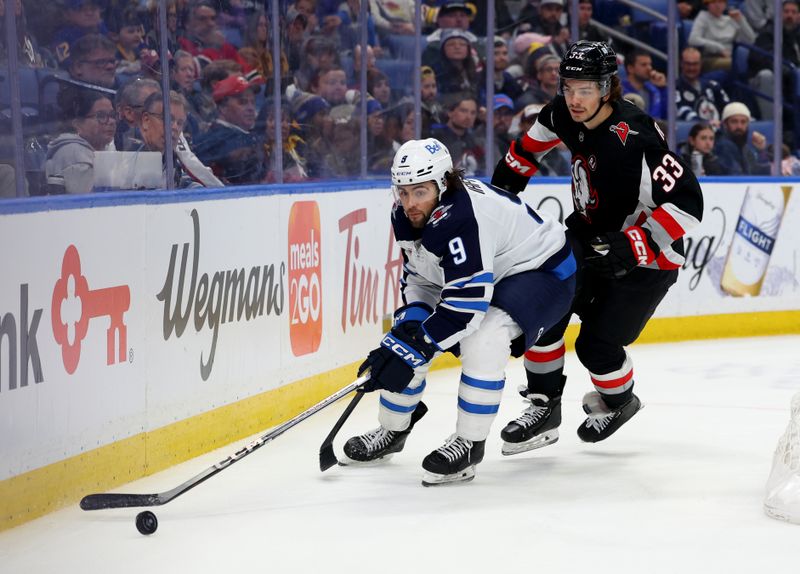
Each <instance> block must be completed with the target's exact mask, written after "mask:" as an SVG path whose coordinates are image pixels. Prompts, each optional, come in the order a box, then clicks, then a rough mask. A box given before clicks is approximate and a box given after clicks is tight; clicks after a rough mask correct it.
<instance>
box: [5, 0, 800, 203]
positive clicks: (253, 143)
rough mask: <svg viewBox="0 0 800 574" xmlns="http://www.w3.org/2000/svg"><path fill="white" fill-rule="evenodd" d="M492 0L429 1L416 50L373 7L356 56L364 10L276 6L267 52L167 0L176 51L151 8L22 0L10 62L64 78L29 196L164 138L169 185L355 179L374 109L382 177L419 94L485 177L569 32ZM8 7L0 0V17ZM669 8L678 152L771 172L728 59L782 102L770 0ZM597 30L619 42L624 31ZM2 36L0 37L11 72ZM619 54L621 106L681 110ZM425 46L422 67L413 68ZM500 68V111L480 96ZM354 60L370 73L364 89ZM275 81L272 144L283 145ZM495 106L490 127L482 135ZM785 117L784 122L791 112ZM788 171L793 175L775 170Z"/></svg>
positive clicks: (543, 96) (373, 167)
mask: <svg viewBox="0 0 800 574" xmlns="http://www.w3.org/2000/svg"><path fill="white" fill-rule="evenodd" d="M487 1H488V0H475V1H472V2H459V1H450V0H427V1H425V2H423V3H422V5H421V7H420V9H421V12H422V17H423V26H424V30H423V36H422V37H421V38H420V37H418V36H416V35H415V32H414V24H413V23H414V17H415V10H416V6H415V2H412V1H411V0H391V1H387V0H369V2H368V5H367V18H366V22H365V26H366V34H367V41H368V47H367V50H366V54H365V55H363V57H362V54H361V45H360V42H361V37H362V35H361V25H362V22H361V21H360V18H361V1H360V0H346V1H342V0H293V1H290V2H281V4H280V14H281V21H280V23H279V29H280V30H281V37H280V39H279V44H280V47H281V50H280V55H279V58H278V59H277V60H276V59H275V58H274V56H273V52H272V45H273V43H272V37H271V36H272V30H273V26H272V22H271V20H270V17H271V15H272V11H271V6H270V4H269V2H263V1H258V0H188V1H187V0H166V25H167V26H166V27H167V32H166V37H167V41H166V45H164V46H162V45H161V38H162V34H161V33H160V27H159V26H160V21H161V20H160V18H159V8H158V7H159V4H160V3H159V2H158V1H156V0H55V1H54V2H53V3H48V4H46V5H42V3H40V2H34V0H16V3H15V9H16V23H17V24H16V34H17V40H18V46H17V61H18V64H19V66H21V67H24V68H34V69H36V68H39V69H48V68H49V69H53V70H59V73H58V74H57V76H58V77H59V78H61V80H60V81H59V84H58V85H59V93H58V97H57V104H58V106H57V110H58V117H57V118H55V119H57V120H58V122H57V123H55V122H51V123H49V124H47V128H46V129H42V128H41V127H38V128H37V129H36V130H32V131H35V138H36V142H35V143H36V145H37V146H39V147H40V148H41V149H43V150H44V153H43V154H42V158H43V159H42V162H41V165H39V166H34V168H37V167H38V169H40V170H41V171H42V172H43V173H44V174H45V177H44V179H42V181H44V182H45V184H44V185H43V186H41V187H40V189H34V188H33V187H30V186H29V188H28V191H29V193H30V194H31V195H34V194H39V193H87V192H90V191H92V190H93V189H94V187H93V177H92V174H93V157H94V155H93V154H94V153H95V152H101V151H119V152H133V153H141V152H158V153H161V154H162V156H164V157H166V149H165V148H166V143H165V130H169V132H170V133H171V135H172V137H171V140H172V142H173V146H172V147H173V149H172V150H171V154H172V159H173V162H172V163H173V165H174V174H175V180H174V182H171V183H172V185H171V186H172V187H195V186H221V185H242V184H258V183H270V182H274V181H278V180H282V181H287V182H299V181H307V180H327V179H331V178H353V177H358V176H359V175H360V174H361V146H360V137H361V133H362V132H361V124H360V122H361V118H362V117H363V116H362V113H364V111H365V113H364V115H365V117H366V138H367V158H366V165H367V168H366V169H367V173H368V174H369V175H375V176H385V175H386V173H387V169H388V166H389V165H390V162H391V158H392V157H393V154H394V151H395V150H396V149H397V148H398V147H399V146H400V145H401V144H402V143H404V142H405V141H407V140H408V139H411V138H412V137H413V136H414V128H415V125H414V122H415V114H414V109H415V107H414V102H415V97H417V98H419V100H420V102H421V112H422V113H421V118H420V120H421V126H420V130H421V134H422V136H423V137H426V136H433V137H437V138H438V139H440V140H441V141H442V142H444V143H445V144H446V145H447V146H448V148H449V149H450V151H451V153H452V155H453V158H454V163H455V165H456V166H457V167H460V168H463V169H464V170H465V172H466V174H467V175H485V174H486V173H487V171H491V169H492V166H491V165H487V162H486V156H487V149H489V148H491V149H492V150H493V151H492V154H493V157H495V158H497V157H498V155H499V154H501V153H503V152H504V150H505V149H506V148H507V146H508V143H509V141H510V140H511V139H513V138H514V137H516V136H517V135H518V134H519V133H521V132H522V131H524V130H526V129H528V127H529V126H530V125H531V124H532V122H533V121H535V118H536V116H537V114H538V113H539V111H540V110H541V108H542V106H543V105H544V104H546V103H547V102H548V101H550V100H551V99H552V98H553V97H555V95H556V93H557V90H558V81H559V77H558V69H559V64H560V62H561V56H562V55H563V54H564V52H565V51H566V49H567V47H568V46H569V44H570V43H572V42H573V41H574V40H576V38H572V37H571V35H570V25H569V13H568V6H567V2H566V1H565V0H517V1H511V0H497V1H496V2H494V5H495V11H496V30H495V33H494V34H487V31H486V25H485V24H486V22H485V14H486V6H487ZM598 1H599V0H598ZM7 2H9V0H0V12H2V13H3V14H4V12H5V9H6V3H7ZM677 2H678V8H679V13H680V15H681V17H682V18H683V19H684V20H685V21H686V22H691V23H692V28H691V33H690V34H689V35H688V39H687V43H686V45H685V46H683V47H682V50H681V52H680V70H679V79H678V83H677V85H676V93H677V104H676V105H677V117H678V119H679V120H680V121H682V122H696V125H694V127H692V129H691V130H690V131H689V133H688V137H687V138H686V139H685V141H681V142H680V145H681V153H683V154H684V155H685V156H686V158H687V160H690V161H691V162H692V163H691V165H692V166H693V168H694V169H695V171H697V173H698V174H701V175H725V174H766V173H770V169H771V166H770V159H771V157H772V155H770V150H769V147H768V145H767V141H766V138H765V136H764V134H761V133H758V132H754V131H752V130H751V129H749V124H750V122H751V121H752V120H753V119H761V120H769V119H771V118H772V105H773V104H772V103H771V102H769V101H768V100H765V99H761V100H758V99H746V98H739V97H737V96H738V95H739V94H738V93H737V92H736V88H735V87H734V84H733V82H732V80H731V66H732V57H733V46H734V42H744V43H747V44H752V45H754V46H756V47H759V48H762V49H763V51H759V50H753V51H751V52H750V58H749V82H750V85H751V86H752V88H753V89H754V90H757V91H759V92H762V93H763V94H765V95H766V96H769V97H771V96H773V94H772V92H771V88H772V80H773V77H772V60H771V58H770V57H769V54H768V52H770V50H771V47H772V42H773V36H772V30H773V27H772V26H773V25H772V19H773V18H774V17H775V15H774V14H772V3H771V1H768V0H742V1H739V2H736V4H735V6H729V5H728V0H677ZM798 2H800V0H786V1H784V2H783V11H782V13H781V14H779V15H778V17H780V18H781V19H782V24H783V46H784V48H783V49H784V59H785V61H786V63H787V66H786V67H785V68H784V70H785V78H784V86H785V90H786V94H790V93H794V92H793V90H795V89H796V88H795V86H794V82H795V77H796V76H795V75H794V74H793V73H792V72H793V70H794V68H793V67H794V66H800V10H798ZM595 9H596V6H595V3H594V1H593V0H580V3H579V12H578V15H577V17H578V30H579V37H580V39H590V40H600V41H607V42H612V39H611V38H610V37H608V36H606V35H604V34H603V32H602V31H601V29H602V27H598V26H595V25H594V24H593V23H592V18H593V16H594V11H595ZM31 14H35V16H33V17H31V16H30V15H31ZM606 24H608V25H610V26H612V27H615V28H617V29H619V30H621V31H627V30H625V28H624V22H621V21H612V22H606ZM5 37H6V36H5V33H3V34H2V36H1V37H0V65H2V66H3V67H4V68H5V64H2V62H5V61H6V60H7V58H8V46H7V42H6V41H5ZM613 43H614V47H615V49H616V50H617V52H618V54H619V55H620V59H619V71H620V75H621V77H622V79H623V82H622V85H623V88H624V91H625V92H626V98H627V99H629V100H630V101H631V102H633V103H634V104H635V105H639V106H641V107H642V108H643V109H645V110H647V112H648V113H650V114H651V115H652V116H654V117H656V118H660V119H665V118H666V117H667V110H668V106H669V105H671V103H670V102H668V101H667V97H666V75H665V73H664V71H663V65H661V64H662V63H661V62H656V61H654V58H653V56H652V55H651V53H650V52H648V51H644V50H641V49H631V48H632V47H631V46H628V45H626V44H624V43H621V42H620V40H613ZM417 44H420V46H419V50H420V52H421V54H422V58H421V67H416V66H414V65H413V58H414V54H415V52H416V50H417V47H418V46H417ZM489 57H491V58H492V59H493V69H494V93H495V95H494V98H493V100H491V101H487V90H486V72H487V58H489ZM162 58H166V59H167V61H168V69H169V70H170V78H169V83H170V87H171V90H170V93H169V94H168V101H169V104H170V107H169V111H170V114H169V115H170V116H171V118H172V125H171V126H165V125H164V122H165V113H164V112H165V110H164V109H163V108H164V101H165V99H164V96H163V94H162V78H161V69H162V67H161V59H162ZM400 64H404V66H402V67H400V68H398V66H399V65H400ZM362 66H363V67H364V68H366V70H365V72H366V79H367V81H366V91H365V93H363V94H362V93H361V91H362V90H361V83H360V82H361V77H362V75H361V72H362ZM276 67H277V75H276ZM657 68H661V69H657ZM398 69H402V70H403V71H404V74H403V75H400V74H398V73H396V70H398ZM393 71H395V72H394V73H393ZM414 75H418V76H419V81H420V85H421V90H420V93H419V94H418V95H415V94H413V93H412V89H411V88H412V87H413V85H414V79H415V78H414ZM276 77H277V78H278V79H279V82H280V85H279V86H278V90H277V91H278V92H279V93H280V94H281V101H280V103H279V105H278V107H279V109H280V133H281V140H282V141H281V142H276V141H275V135H276V134H275V110H276V106H275V100H274V99H273V95H274V93H275V91H276V90H275V85H274V82H275V79H276ZM487 108H491V110H492V117H493V131H494V141H492V142H488V143H487V142H486V133H487V131H486V121H487V115H488V114H487ZM789 115H790V116H791V113H789ZM42 119H44V118H42ZM53 119H54V118H49V120H53ZM9 125H10V124H9ZM786 125H787V127H788V128H791V125H792V124H791V117H790V118H787V121H786ZM24 128H25V129H26V130H28V126H27V125H26V126H24ZM28 135H29V134H28V133H26V141H27V139H28ZM793 136H794V134H793V133H792V132H791V130H790V129H787V132H786V134H785V138H784V141H786V142H787V143H789V144H790V145H792V146H795V145H796V144H795V140H794V137H793ZM13 141H14V140H13V138H11V137H10V136H3V140H2V144H0V167H2V168H3V169H0V177H1V178H2V179H0V187H2V190H0V195H2V196H13V195H14V184H13V182H14V177H15V174H14V172H13V169H11V168H10V166H12V165H13V153H12V152H13V148H12V146H13ZM27 147H29V146H28V145H27V144H26V148H27ZM276 154H280V155H281V164H282V174H277V173H276V172H275V165H276V162H275V155H276ZM784 157H785V160H786V161H785V162H784V165H785V166H794V165H797V163H798V162H792V161H791V158H792V157H793V154H792V153H791V148H788V147H787V148H786V150H785V152H784ZM31 163H34V162H31ZM164 163H165V164H166V160H164ZM26 168H28V169H30V168H29V166H27V159H26ZM790 169H795V168H788V167H784V169H783V171H784V172H786V171H787V170H790ZM542 172H543V174H545V175H561V176H563V175H569V163H568V160H567V158H565V156H564V154H563V152H561V151H560V150H558V151H557V152H554V153H552V154H550V156H548V158H547V160H546V162H545V165H543V168H542ZM26 183H28V184H30V183H31V181H27V180H26ZM162 183H163V184H164V185H166V180H165V179H164V178H163V177H162Z"/></svg>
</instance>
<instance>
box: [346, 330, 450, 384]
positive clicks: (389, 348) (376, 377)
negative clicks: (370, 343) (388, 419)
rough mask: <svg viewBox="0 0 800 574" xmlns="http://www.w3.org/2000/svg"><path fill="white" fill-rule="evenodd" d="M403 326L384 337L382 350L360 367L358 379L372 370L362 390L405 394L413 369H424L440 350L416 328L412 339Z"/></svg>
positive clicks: (369, 356)
mask: <svg viewBox="0 0 800 574" xmlns="http://www.w3.org/2000/svg"><path fill="white" fill-rule="evenodd" d="M403 325H407V323H402V324H400V325H398V326H396V327H393V328H392V330H391V331H390V332H388V333H386V335H384V336H383V340H382V341H381V344H380V347H378V348H377V349H375V350H373V351H371V352H370V354H369V355H367V360H366V361H364V362H363V363H361V366H360V367H358V376H359V377H360V376H361V375H363V374H364V373H365V372H367V370H369V372H370V373H369V381H367V383H366V384H365V385H364V387H363V389H364V390H365V391H367V392H370V391H374V390H376V389H386V390H387V391H392V392H393V393H402V392H403V390H404V389H405V388H406V387H407V386H408V384H409V383H410V382H411V380H412V379H413V378H414V369H416V368H418V367H422V366H424V365H426V364H428V362H429V361H430V360H431V359H432V358H433V356H434V355H435V354H436V351H438V350H439V347H437V346H436V344H435V343H434V342H433V341H431V340H430V339H428V338H427V337H426V336H425V331H424V330H422V329H419V326H417V329H416V333H415V334H414V335H413V336H411V337H409V336H408V335H409V333H408V331H407V330H406V329H407V328H406V327H404V326H403Z"/></svg>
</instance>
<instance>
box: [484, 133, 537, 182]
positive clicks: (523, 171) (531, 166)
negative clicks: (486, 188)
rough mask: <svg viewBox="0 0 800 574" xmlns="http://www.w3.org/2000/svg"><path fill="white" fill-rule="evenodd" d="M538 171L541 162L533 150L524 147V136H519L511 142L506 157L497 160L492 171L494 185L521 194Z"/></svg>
mask: <svg viewBox="0 0 800 574" xmlns="http://www.w3.org/2000/svg"><path fill="white" fill-rule="evenodd" d="M537 171H539V163H538V162H537V161H536V158H535V157H534V155H533V154H532V153H531V152H529V151H526V150H525V149H524V148H523V147H522V138H521V137H519V138H517V139H515V140H514V141H513V142H511V145H510V146H509V148H508V151H507V152H506V155H505V157H503V158H502V159H500V161H498V162H497V166H496V167H495V168H494V173H492V185H494V186H495V187H499V188H500V189H505V190H506V191H509V192H511V193H514V194H519V193H521V192H523V191H524V190H525V186H527V185H528V180H529V179H530V178H531V176H533V174H535V173H536V172H537Z"/></svg>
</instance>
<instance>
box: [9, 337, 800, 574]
mask: <svg viewBox="0 0 800 574" xmlns="http://www.w3.org/2000/svg"><path fill="white" fill-rule="evenodd" d="M631 354H632V356H633V360H634V369H635V375H636V381H637V383H636V392H637V394H638V395H639V396H640V398H641V399H642V401H643V402H644V403H645V405H646V408H645V409H644V410H643V411H641V412H640V413H638V414H637V415H636V417H634V418H633V419H632V420H631V421H630V422H629V423H628V424H627V425H626V426H625V427H623V428H622V429H621V430H620V431H619V432H618V433H617V434H616V435H615V436H613V437H612V438H611V439H609V440H608V441H606V442H603V443H598V444H595V445H588V444H583V443H581V442H580V441H579V440H578V438H577V436H576V435H575V429H576V428H577V426H578V425H579V424H580V422H581V421H582V420H583V415H582V412H581V409H580V399H581V397H582V396H583V393H584V392H586V391H587V390H590V385H589V381H588V377H587V375H586V374H585V371H583V369H582V368H581V366H580V365H579V364H578V362H577V359H576V358H575V356H574V354H572V353H570V354H568V355H567V367H566V372H567V374H568V376H569V382H568V384H567V388H566V391H565V394H564V401H563V418H564V421H563V424H562V426H561V429H560V430H561V439H560V441H559V442H558V443H556V444H554V445H551V446H548V447H545V448H543V449H541V450H537V451H532V452H529V453H525V454H522V455H516V456H513V457H503V456H502V455H501V454H500V439H499V432H500V429H501V428H502V426H503V425H504V424H505V423H506V422H507V421H508V420H509V419H511V418H514V417H515V416H516V414H517V412H518V411H519V410H520V408H521V407H522V402H521V399H520V398H519V397H518V396H517V394H516V392H515V389H516V387H517V385H518V384H520V383H521V382H523V381H524V374H523V368H522V364H521V362H519V361H513V362H512V363H511V364H510V365H509V368H508V372H507V376H508V381H507V385H506V393H505V396H504V398H503V404H502V406H501V409H500V414H499V416H498V418H497V420H496V421H495V424H494V427H493V429H492V434H491V436H490V438H489V440H488V442H487V455H486V458H485V460H484V462H483V463H482V464H480V465H479V466H478V467H477V476H476V478H475V480H474V481H473V482H471V483H467V484H463V485H456V486H442V487H437V488H423V487H422V486H421V485H420V478H421V475H422V469H421V467H420V463H421V461H422V458H423V457H424V456H425V455H426V454H427V453H428V452H429V451H430V450H432V449H434V448H436V447H437V446H439V445H440V444H441V442H442V441H443V440H444V439H445V438H446V437H447V436H448V435H449V434H450V433H451V432H452V431H453V429H454V427H455V415H456V407H455V394H456V387H457V380H458V372H457V371H456V370H447V371H438V372H434V373H432V374H431V375H430V377H429V383H428V390H427V391H426V396H425V401H426V402H427V404H428V405H429V407H430V412H429V413H428V415H427V416H426V417H425V418H424V419H423V420H422V421H421V422H420V423H419V425H418V426H417V428H416V429H415V430H414V432H413V434H412V435H411V437H410V438H409V440H408V443H407V445H406V449H405V451H404V452H402V453H400V454H399V455H396V456H395V458H394V459H393V460H391V461H390V462H389V463H388V464H386V465H383V466H378V467H371V468H343V467H334V468H332V469H330V470H329V471H327V472H326V473H324V474H323V473H320V472H319V468H318V456H317V453H318V449H319V444H320V443H321V441H322V439H323V438H324V437H325V435H326V434H327V432H328V431H329V429H330V427H331V426H332V424H333V422H334V421H335V420H336V418H337V417H338V416H339V414H340V413H341V411H342V409H343V408H344V402H340V403H339V404H337V405H334V406H332V407H330V408H329V409H327V410H325V411H322V412H320V413H319V414H317V415H315V416H313V417H312V418H310V419H308V420H307V421H305V422H303V423H301V424H300V425H298V426H297V427H295V428H294V429H292V430H290V431H289V432H287V433H286V434H285V435H283V436H282V437H280V438H278V439H277V440H275V441H274V442H272V443H269V444H267V445H266V446H264V447H263V448H262V449H260V450H259V451H258V452H255V453H253V454H252V455H250V456H248V457H247V458H245V459H244V460H242V461H240V462H238V463H237V464H235V465H234V466H232V467H230V468H229V469H227V470H225V471H224V472H222V473H220V474H219V475H217V476H215V477H213V478H212V479H211V480H209V481H208V482H206V483H205V484H203V485H201V486H199V487H198V488H196V489H195V490H193V491H191V492H189V493H187V494H185V495H184V496H182V497H181V498H178V499H177V500H175V501H174V502H172V503H170V504H168V505H166V506H164V507H161V508H155V509H154V510H155V512H156V514H157V515H158V518H159V529H158V532H156V534H154V535H153V536H150V537H145V536H142V535H140V534H139V533H138V532H137V531H136V528H135V526H134V516H135V515H136V513H137V510H136V509H123V510H106V511H96V512H83V511H81V510H80V509H79V508H78V507H77V505H75V506H73V507H71V508H67V509H64V510H62V511H59V512H56V513H53V514H50V515H48V516H45V517H43V518H41V519H38V520H35V521H33V522H30V523H28V524H25V525H22V526H20V527H17V528H15V529H12V530H10V531H7V532H4V533H0V572H2V573H3V574H6V573H9V574H10V573H14V574H17V573H19V574H23V573H57V574H70V573H78V572H80V573H85V572H109V573H120V574H124V573H132V574H133V573H135V574H143V573H146V574H154V573H161V572H170V573H173V572H174V573H178V572H180V573H182V572H192V573H207V572H208V573H212V572H213V573H218V572H226V573H228V572H236V573H239V572H265V573H266V572H269V573H294V572H298V573H305V572H318V573H320V574H336V573H340V572H341V573H347V574H352V573H361V572H363V573H367V572H369V573H370V574H387V573H395V572H397V573H403V574H413V573H434V574H442V573H450V572H453V573H465V572H469V573H472V572H474V573H481V574H484V573H490V572H498V573H503V574H506V573H530V574H553V573H555V572H582V573H583V572H586V573H599V572H609V573H614V574H625V573H661V572H664V573H667V572H669V573H679V572H680V573H686V572H690V573H694V572H702V573H704V574H705V573H717V572H719V573H724V574H732V573H740V572H741V573H757V574H778V573H787V574H797V573H800V526H795V525H791V524H786V523H782V522H778V521H775V520H772V519H770V518H767V517H766V516H765V515H764V513H763V511H762V497H763V489H764V484H765V482H766V479H767V476H768V474H769V470H770V465H771V459H772V454H773V450H774V448H775V445H776V442H777V439H778V437H779V436H780V435H781V433H782V432H783V430H784V428H785V426H786V423H787V421H788V416H789V403H790V398H791V396H792V394H793V393H794V392H795V391H797V390H798V389H800V336H786V337H771V338H754V339H731V340H720V341H709V342H688V343H680V344H664V345H638V346H635V347H633V348H632V349H631ZM375 411H376V402H375V397H374V396H369V397H366V398H365V399H364V400H363V401H362V403H361V405H359V407H358V409H357V410H356V411H355V412H354V413H353V416H352V417H351V419H350V421H348V423H347V424H346V425H345V427H344V428H343V429H342V431H341V432H340V434H339V438H338V439H337V442H336V449H337V453H341V450H340V449H341V444H342V443H343V441H344V440H345V439H346V438H347V437H348V436H351V435H353V434H358V433H360V432H363V431H365V430H367V429H370V428H372V427H374V426H376V423H375V415H376V412H375ZM236 448H237V445H229V446H227V447H225V448H223V449H220V450H218V451H216V452H213V453H211V454H208V455H205V456H202V457H199V458H197V459H194V460H191V461H189V462H186V463H184V464H181V465H179V466H177V467H174V468H172V469H169V470H167V471H165V472H162V473H159V474H157V475H154V476H151V477H148V478H146V479H143V480H139V481H136V482H134V483H131V484H128V485H125V486H124V487H121V488H119V489H117V490H118V491H127V492H158V491H164V490H168V489H170V488H172V487H174V486H176V485H177V484H180V483H181V482H183V481H184V480H186V479H188V478H189V477H191V476H193V475H194V474H197V473H199V472H200V471H202V470H203V469H205V468H206V467H208V466H211V465H212V464H214V463H215V462H217V461H219V460H221V459H223V458H225V457H226V456H227V455H228V454H230V453H232V452H234V451H235V450H236Z"/></svg>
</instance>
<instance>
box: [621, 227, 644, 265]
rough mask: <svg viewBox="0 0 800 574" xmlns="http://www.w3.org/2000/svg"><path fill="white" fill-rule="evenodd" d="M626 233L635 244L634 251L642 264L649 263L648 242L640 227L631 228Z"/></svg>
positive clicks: (632, 243)
mask: <svg viewBox="0 0 800 574" xmlns="http://www.w3.org/2000/svg"><path fill="white" fill-rule="evenodd" d="M625 234H626V235H627V236H628V238H630V240H631V245H633V253H634V254H635V255H636V259H637V260H638V261H639V264H640V265H647V244H646V243H645V241H644V237H642V234H641V233H639V230H638V229H629V230H627V231H626V232H625Z"/></svg>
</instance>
